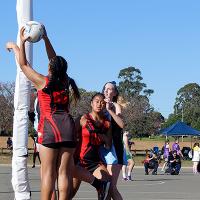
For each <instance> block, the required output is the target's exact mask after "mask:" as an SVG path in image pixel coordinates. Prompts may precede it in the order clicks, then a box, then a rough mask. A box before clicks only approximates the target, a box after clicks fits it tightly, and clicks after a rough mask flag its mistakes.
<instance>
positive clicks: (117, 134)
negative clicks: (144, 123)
mask: <svg viewBox="0 0 200 200" xmlns="http://www.w3.org/2000/svg"><path fill="white" fill-rule="evenodd" d="M111 124H112V139H113V145H114V147H115V151H116V155H117V159H118V164H121V165H123V163H124V162H123V155H124V145H123V129H122V128H120V127H119V125H118V124H117V123H116V122H115V120H114V119H113V118H111Z"/></svg>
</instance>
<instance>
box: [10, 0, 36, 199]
mask: <svg viewBox="0 0 200 200" xmlns="http://www.w3.org/2000/svg"><path fill="white" fill-rule="evenodd" d="M16 11H17V20H18V29H19V30H18V37H17V44H18V45H19V44H20V38H19V31H20V29H21V27H22V26H23V25H24V24H25V23H26V22H27V21H30V20H32V18H33V12H32V0H17V5H16ZM26 52H27V60H28V61H29V63H30V64H31V65H32V45H31V44H27V46H26ZM16 65H17V75H16V82H15V95H14V109H15V110H14V122H13V157H12V186H13V190H14V196H15V199H16V200H29V199H31V195H30V186H29V179H28V168H27V156H28V121H29V120H28V111H29V106H30V89H31V84H30V81H29V80H28V79H27V78H26V77H25V75H24V74H23V72H22V71H21V69H20V67H19V65H18V63H17V62H16Z"/></svg>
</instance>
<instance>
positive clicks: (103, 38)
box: [0, 0, 200, 117]
mask: <svg viewBox="0 0 200 200" xmlns="http://www.w3.org/2000/svg"><path fill="white" fill-rule="evenodd" d="M33 4H34V20H36V21H40V22H42V23H44V24H45V26H46V29H47V32H48V35H49V38H50V39H51V41H52V43H53V46H54V48H55V50H56V52H57V54H59V55H62V56H64V57H65V58H66V59H67V60H68V63H69V75H70V76H72V77H73V78H74V79H75V80H76V82H77V84H78V86H79V87H81V88H85V89H87V90H89V91H93V90H101V88H102V86H103V84H104V83H105V82H107V81H110V80H116V81H118V79H117V76H118V74H119V71H120V70H121V69H123V68H125V67H128V66H134V67H136V68H139V69H140V70H141V72H142V77H143V78H144V80H143V81H144V82H145V83H146V84H147V87H148V88H151V89H153V90H154V94H153V95H152V97H151V104H152V105H153V106H154V107H155V109H156V110H158V111H159V112H161V113H162V114H163V115H164V116H165V117H167V116H168V115H169V114H170V113H171V112H173V105H174V102H175V97H176V94H177V91H178V90H179V89H180V88H181V87H183V86H184V85H185V84H187V83H191V82H196V83H198V84H199V83H200V24H199V23H200V12H199V10H200V1H198V0H193V1H188V0H176V1H175V0H165V1H161V0H151V1H149V0H137V1H136V0H125V1H119V0H118V1H117V0H115V1H114V0H109V1H108V0H101V1H94V0H84V1H80V0H79V1H77V0H74V1H66V0H58V1H47V0H43V1H33ZM0 19H1V28H0V68H1V73H0V81H3V82H6V81H13V80H15V75H16V68H15V62H14V59H13V56H12V54H9V53H7V52H6V51H5V48H4V46H5V43H6V41H9V40H15V39H16V34H17V23H16V11H15V1H14V0H12V1H11V0H10V1H4V3H3V6H1V7H0ZM47 63H48V61H47V58H46V54H45V49H44V44H43V42H39V43H36V44H35V45H34V68H35V69H37V70H38V71H39V72H40V73H43V74H46V73H47Z"/></svg>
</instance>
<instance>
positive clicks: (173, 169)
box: [169, 151, 181, 175]
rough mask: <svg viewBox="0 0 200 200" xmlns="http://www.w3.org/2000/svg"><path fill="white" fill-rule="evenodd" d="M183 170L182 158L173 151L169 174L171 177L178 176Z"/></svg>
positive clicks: (170, 158) (170, 157)
mask: <svg viewBox="0 0 200 200" xmlns="http://www.w3.org/2000/svg"><path fill="white" fill-rule="evenodd" d="M180 169H181V158H180V156H179V155H178V154H177V151H173V152H172V154H170V156H169V172H170V174H171V175H178V174H179V172H180Z"/></svg>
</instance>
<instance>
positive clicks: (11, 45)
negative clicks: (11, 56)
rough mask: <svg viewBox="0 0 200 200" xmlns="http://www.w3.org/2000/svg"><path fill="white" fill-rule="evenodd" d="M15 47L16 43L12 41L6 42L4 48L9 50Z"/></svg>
mask: <svg viewBox="0 0 200 200" xmlns="http://www.w3.org/2000/svg"><path fill="white" fill-rule="evenodd" d="M15 47H17V45H16V43H14V42H7V43H6V49H7V50H8V51H9V52H10V51H11V50H13V49H14V48H15Z"/></svg>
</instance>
